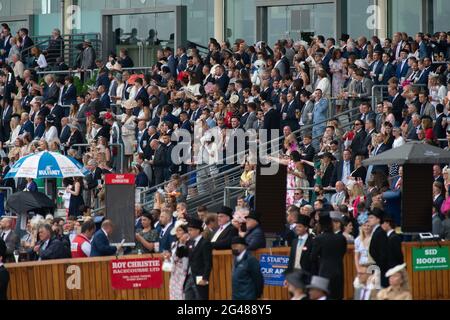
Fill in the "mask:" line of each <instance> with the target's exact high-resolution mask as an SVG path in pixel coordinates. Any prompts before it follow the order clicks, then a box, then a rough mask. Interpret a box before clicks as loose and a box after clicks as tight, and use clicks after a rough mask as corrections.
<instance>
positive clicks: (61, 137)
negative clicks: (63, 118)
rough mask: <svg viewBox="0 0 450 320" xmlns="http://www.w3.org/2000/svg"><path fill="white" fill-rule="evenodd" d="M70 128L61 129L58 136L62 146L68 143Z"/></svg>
mask: <svg viewBox="0 0 450 320" xmlns="http://www.w3.org/2000/svg"><path fill="white" fill-rule="evenodd" d="M70 134H71V133H70V128H69V126H65V127H64V128H62V130H61V134H60V135H59V141H60V142H61V143H62V144H64V143H67V142H68V141H69V138H70Z"/></svg>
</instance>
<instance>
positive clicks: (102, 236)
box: [91, 220, 120, 257]
mask: <svg viewBox="0 0 450 320" xmlns="http://www.w3.org/2000/svg"><path fill="white" fill-rule="evenodd" d="M113 229H114V225H113V223H112V221H111V220H105V221H103V223H102V228H101V229H100V230H98V231H97V232H96V233H95V235H94V237H93V238H92V243H91V257H108V256H113V255H115V254H116V252H117V251H119V250H120V248H116V247H114V246H111V245H110V243H109V237H110V236H111V235H112V233H113Z"/></svg>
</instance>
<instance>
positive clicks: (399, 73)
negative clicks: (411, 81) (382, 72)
mask: <svg viewBox="0 0 450 320" xmlns="http://www.w3.org/2000/svg"><path fill="white" fill-rule="evenodd" d="M408 71H409V65H408V61H406V62H405V63H404V64H403V67H402V63H401V62H400V63H398V64H397V70H396V72H395V76H396V77H397V78H398V79H401V78H406V75H407V74H408Z"/></svg>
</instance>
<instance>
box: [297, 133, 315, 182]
mask: <svg viewBox="0 0 450 320" xmlns="http://www.w3.org/2000/svg"><path fill="white" fill-rule="evenodd" d="M315 154H316V150H315V149H314V147H313V145H312V136H311V134H305V135H304V136H303V143H302V144H301V145H300V155H301V156H302V160H305V161H309V162H313V161H314V156H315ZM305 174H306V176H307V178H308V181H309V182H310V184H311V183H312V182H313V180H314V168H312V167H311V166H305ZM311 185H314V184H313V183H312V184H311Z"/></svg>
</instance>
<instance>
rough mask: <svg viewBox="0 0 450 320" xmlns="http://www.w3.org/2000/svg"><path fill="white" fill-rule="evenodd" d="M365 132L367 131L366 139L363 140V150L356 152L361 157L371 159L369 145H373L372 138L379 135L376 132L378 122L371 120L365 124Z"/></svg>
mask: <svg viewBox="0 0 450 320" xmlns="http://www.w3.org/2000/svg"><path fill="white" fill-rule="evenodd" d="M364 126H365V131H366V137H365V138H364V140H363V143H362V145H361V149H360V150H359V151H356V152H357V153H358V154H360V155H364V157H366V158H368V157H369V149H368V147H369V145H372V138H373V136H374V135H375V134H376V133H377V131H376V121H375V120H374V119H369V120H367V122H366V123H365V125H364Z"/></svg>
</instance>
